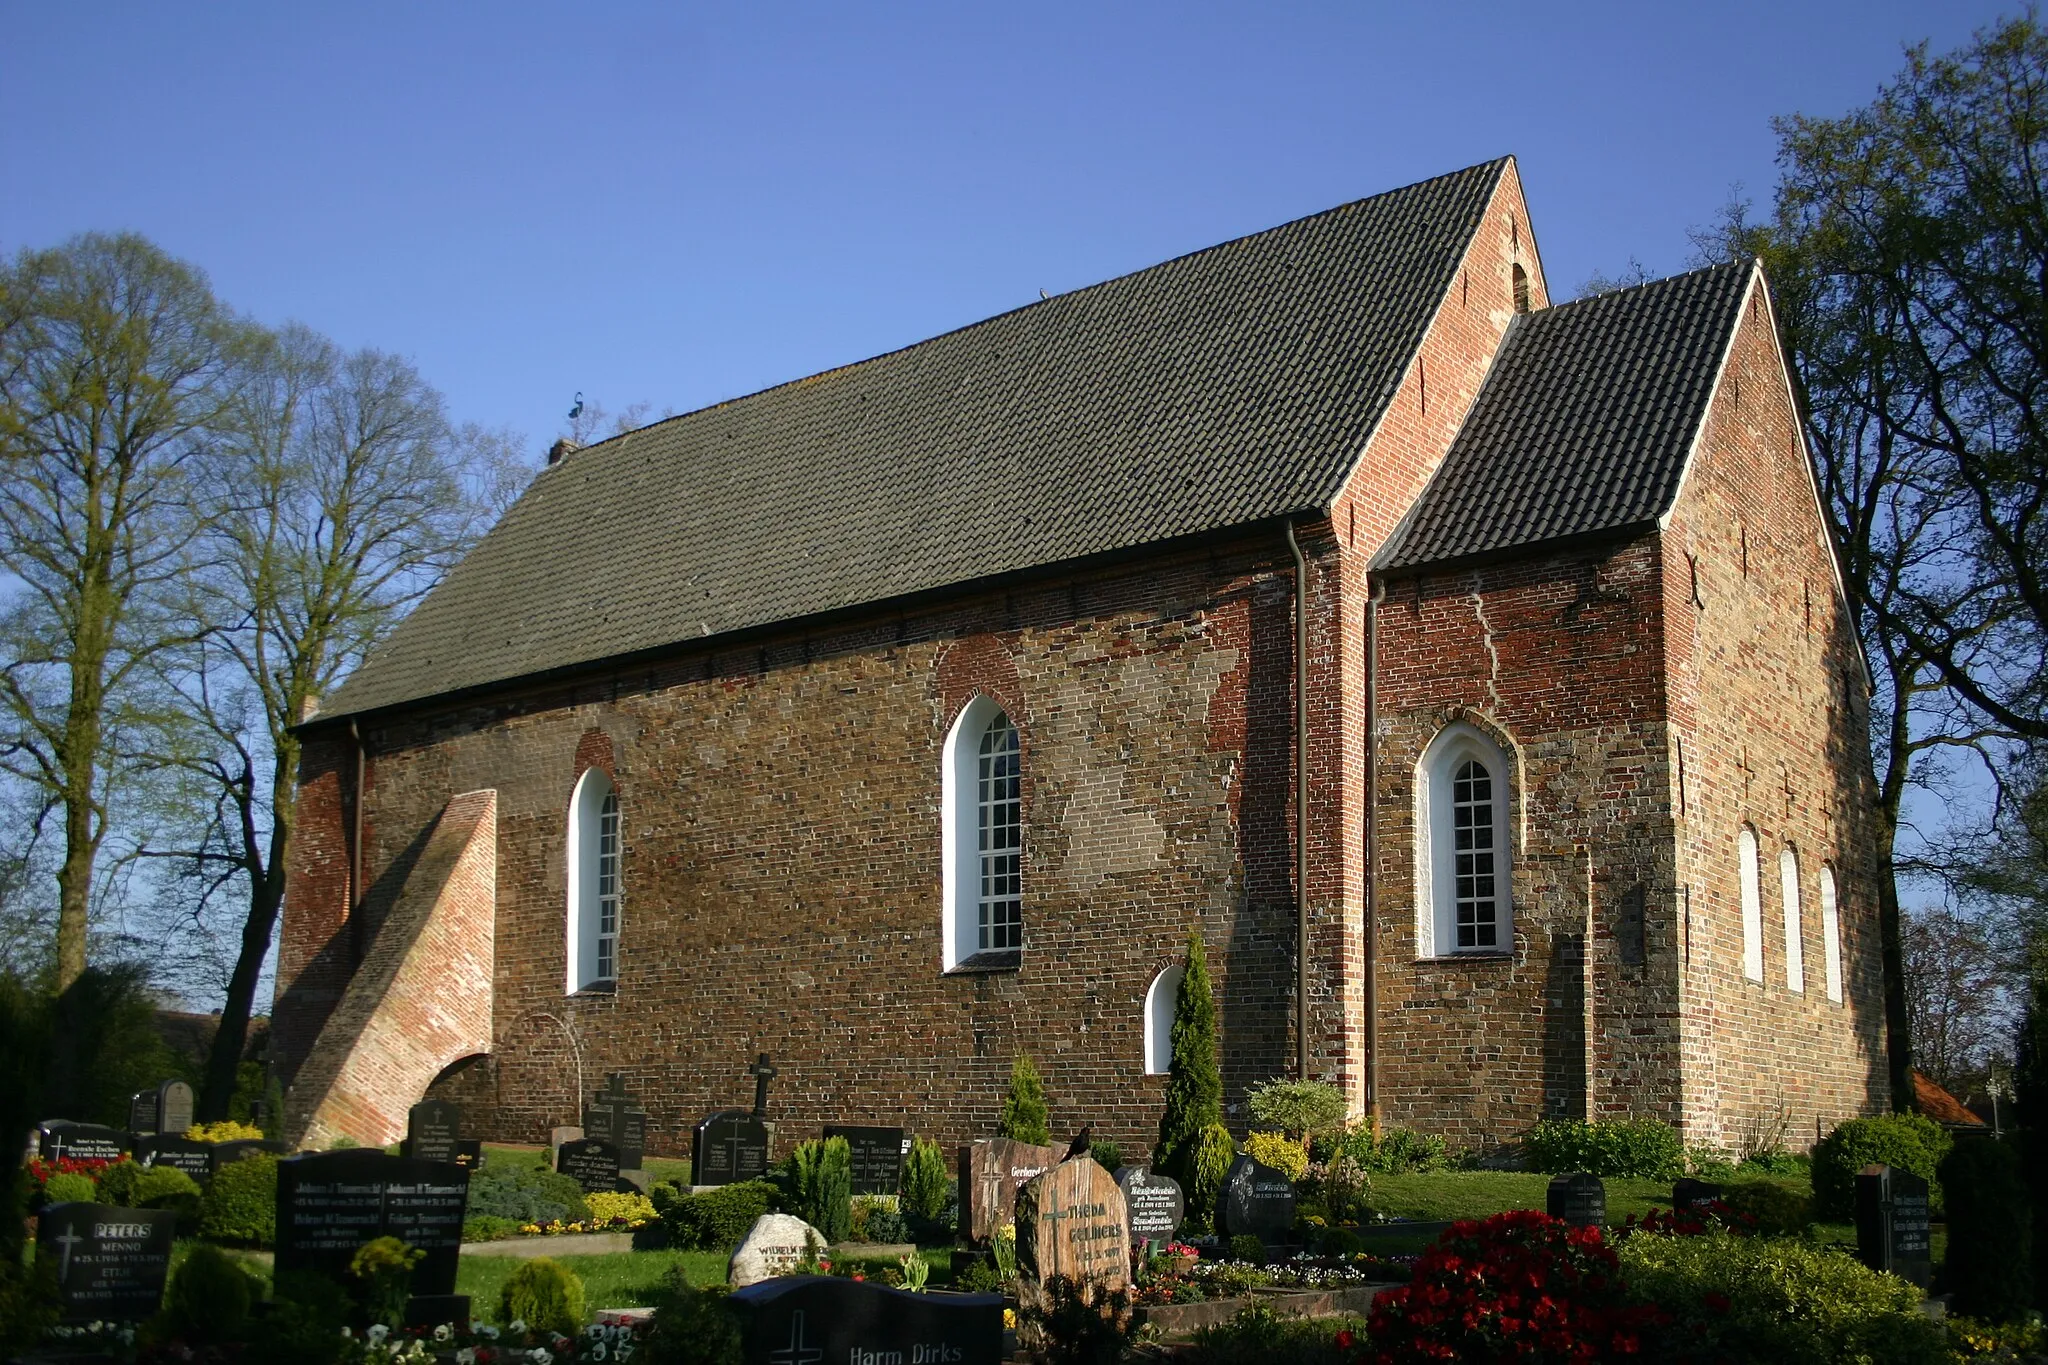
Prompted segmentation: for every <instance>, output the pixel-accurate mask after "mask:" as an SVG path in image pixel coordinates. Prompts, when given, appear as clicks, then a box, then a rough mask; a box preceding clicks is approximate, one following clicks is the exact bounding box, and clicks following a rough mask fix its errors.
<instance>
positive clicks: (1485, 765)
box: [1415, 722, 1514, 957]
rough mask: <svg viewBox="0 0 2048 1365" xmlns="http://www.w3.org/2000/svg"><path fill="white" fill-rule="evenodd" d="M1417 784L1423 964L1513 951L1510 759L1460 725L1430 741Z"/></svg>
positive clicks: (1418, 935)
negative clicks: (1464, 955) (1435, 959)
mask: <svg viewBox="0 0 2048 1365" xmlns="http://www.w3.org/2000/svg"><path fill="white" fill-rule="evenodd" d="M1420 767H1421V770H1420V773H1419V774H1418V781H1417V782H1416V821H1415V827H1416V831H1417V841H1418V844H1419V847H1418V848H1417V849H1416V860H1415V861H1416V882H1417V886H1418V891H1419V893H1420V894H1418V896H1417V897H1416V916H1417V921H1418V922H1417V925H1416V931H1417V932H1416V938H1417V942H1418V946H1419V947H1420V950H1421V955H1422V956H1424V957H1447V956H1449V955H1451V954H1453V953H1504V952H1507V951H1509V950H1510V949H1511V948H1512V947H1513V946H1514V932H1513V928H1512V925H1511V922H1510V920H1511V917H1510V913H1509V910H1510V906H1509V897H1508V870H1509V869H1508V857H1509V850H1508V830H1509V827H1510V824H1509V819H1508V805H1509V801H1510V799H1511V793H1510V790H1509V783H1508V760H1507V755H1506V754H1504V753H1502V752H1501V750H1500V748H1499V746H1497V745H1496V744H1494V742H1493V741H1492V740H1490V739H1488V738H1487V737H1486V736H1485V735H1484V734H1482V733H1480V731H1479V730H1478V729H1476V728H1475V727H1473V726H1471V725H1467V724H1464V723H1462V722H1460V723H1459V724H1456V725H1452V726H1450V727H1448V728H1447V729H1445V730H1444V732H1443V733H1442V734H1440V735H1438V736H1437V737H1436V738H1435V739H1434V740H1432V741H1431V742H1430V746H1429V748H1428V749H1427V750H1425V751H1424V753H1423V756H1422V763H1421V765H1420Z"/></svg>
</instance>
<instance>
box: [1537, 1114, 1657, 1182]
mask: <svg viewBox="0 0 2048 1365" xmlns="http://www.w3.org/2000/svg"><path fill="white" fill-rule="evenodd" d="M1522 1151H1523V1154H1524V1156H1525V1157H1526V1158H1527V1160H1528V1163H1529V1169H1530V1170H1532V1171H1542V1172H1545V1173H1546V1174H1550V1175H1565V1174H1569V1173H1571V1172H1573V1171H1589V1172H1591V1173H1592V1174H1594V1175H1597V1176H1600V1177H1602V1178H1604V1179H1617V1178H1626V1177H1635V1178H1637V1179H1642V1180H1675V1179H1677V1178H1678V1177H1679V1176H1681V1175H1684V1174H1685V1143H1684V1142H1683V1141H1681V1140H1680V1138H1679V1136H1678V1130H1677V1129H1676V1128H1673V1127H1672V1126H1671V1125H1670V1124H1668V1123H1665V1122H1664V1121H1662V1120H1661V1119H1600V1120H1597V1121H1596V1122H1593V1123H1583V1122H1580V1121H1579V1120H1577V1119H1545V1120H1543V1121H1542V1122H1541V1123H1538V1124H1537V1125H1536V1126H1535V1127H1534V1128H1532V1129H1530V1130H1529V1135H1528V1136H1527V1137H1525V1138H1523V1139H1522Z"/></svg>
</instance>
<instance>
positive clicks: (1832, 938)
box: [1820, 863, 1842, 1005]
mask: <svg viewBox="0 0 2048 1365" xmlns="http://www.w3.org/2000/svg"><path fill="white" fill-rule="evenodd" d="M1820 948H1821V955H1822V956H1823V958H1825V959H1826V961H1825V969H1826V971H1827V984H1828V999H1829V1000H1831V1001H1833V1002H1834V1003H1835V1004H1837V1005H1839V1004H1841V1003H1842V915H1841V911H1840V910H1839V909H1838V908H1837V906H1836V904H1835V870H1834V869H1833V868H1831V867H1829V866H1828V865H1827V864H1826V863H1822V864H1821V865H1820Z"/></svg>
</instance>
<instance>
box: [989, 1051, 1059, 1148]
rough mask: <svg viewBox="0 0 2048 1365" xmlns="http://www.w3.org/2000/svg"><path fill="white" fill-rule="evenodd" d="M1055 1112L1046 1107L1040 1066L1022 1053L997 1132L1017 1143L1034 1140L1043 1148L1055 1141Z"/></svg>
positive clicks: (1015, 1064)
mask: <svg viewBox="0 0 2048 1365" xmlns="http://www.w3.org/2000/svg"><path fill="white" fill-rule="evenodd" d="M1050 1121H1051V1114H1050V1113H1049V1112H1048V1110H1047V1109H1046V1103H1045V1082H1044V1081H1042V1080H1040V1079H1039V1078H1038V1068H1037V1067H1035V1066H1033V1065H1032V1064H1031V1058H1030V1057H1029V1056H1027V1055H1026V1054H1024V1053H1022V1052H1020V1053H1018V1054H1017V1059H1016V1060H1015V1061H1013V1062H1011V1063H1010V1090H1009V1093H1008V1094H1006V1095H1004V1096H1003V1112H1002V1117H1001V1119H1000V1120H998V1122H997V1123H996V1132H997V1133H999V1134H1001V1135H1002V1136H1003V1137H1006V1138H1009V1139H1010V1140H1011V1141H1013V1142H1031V1143H1036V1144H1037V1145H1038V1146H1041V1147H1043V1146H1044V1145H1045V1144H1047V1143H1049V1142H1051V1141H1052V1133H1051V1131H1050V1130H1049V1129H1048V1128H1047V1126H1046V1125H1047V1124H1048V1123H1049V1122H1050Z"/></svg>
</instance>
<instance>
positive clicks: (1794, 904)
mask: <svg viewBox="0 0 2048 1365" xmlns="http://www.w3.org/2000/svg"><path fill="white" fill-rule="evenodd" d="M1778 894H1779V895H1780V897H1782V898H1783V900H1784V902H1785V989H1786V990H1789V991H1797V992H1799V993H1801V994H1804V993H1805V991H1806V944H1805V942H1804V937H1805V928H1806V926H1805V924H1804V923H1803V921H1802V920H1801V918H1800V914H1799V855H1798V854H1797V853H1795V852H1793V851H1792V850H1791V849H1789V848H1788V849H1786V850H1785V851H1784V852H1783V853H1780V854H1779V855H1778Z"/></svg>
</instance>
